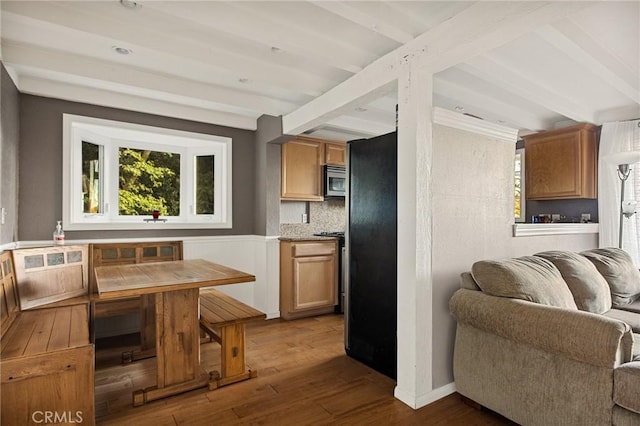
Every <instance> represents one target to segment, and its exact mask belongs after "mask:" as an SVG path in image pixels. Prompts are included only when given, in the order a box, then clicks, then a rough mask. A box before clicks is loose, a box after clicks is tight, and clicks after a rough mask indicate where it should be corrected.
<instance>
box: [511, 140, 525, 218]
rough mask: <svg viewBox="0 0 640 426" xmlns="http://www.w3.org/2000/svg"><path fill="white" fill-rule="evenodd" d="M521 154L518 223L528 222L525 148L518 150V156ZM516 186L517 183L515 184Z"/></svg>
mask: <svg viewBox="0 0 640 426" xmlns="http://www.w3.org/2000/svg"><path fill="white" fill-rule="evenodd" d="M518 154H520V217H517V218H515V222H516V223H524V222H526V221H527V212H526V207H527V196H526V190H525V173H526V170H525V162H524V156H525V151H524V148H519V149H516V155H518ZM514 185H515V182H514Z"/></svg>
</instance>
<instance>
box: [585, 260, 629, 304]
mask: <svg viewBox="0 0 640 426" xmlns="http://www.w3.org/2000/svg"><path fill="white" fill-rule="evenodd" d="M581 254H582V255H583V256H585V257H586V258H587V259H589V260H590V261H591V262H592V263H593V264H594V265H595V266H596V268H597V269H598V272H600V274H602V276H603V277H604V279H605V280H607V283H608V284H609V287H610V289H611V301H612V303H613V306H619V305H627V304H629V303H633V302H634V301H635V300H636V299H638V298H640V271H638V268H637V267H636V266H635V265H634V264H633V260H632V259H631V256H629V254H628V253H627V252H626V251H624V250H622V249H618V248H599V249H593V250H587V251H583V252H582V253H581Z"/></svg>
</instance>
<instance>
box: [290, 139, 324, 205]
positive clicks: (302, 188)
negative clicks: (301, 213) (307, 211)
mask: <svg viewBox="0 0 640 426" xmlns="http://www.w3.org/2000/svg"><path fill="white" fill-rule="evenodd" d="M323 148H324V144H323V143H321V142H312V141H293V142H288V143H286V144H284V145H282V187H281V198H282V199H285V200H301V201H322V200H323V199H324V197H323V196H322V160H323V155H324V150H323Z"/></svg>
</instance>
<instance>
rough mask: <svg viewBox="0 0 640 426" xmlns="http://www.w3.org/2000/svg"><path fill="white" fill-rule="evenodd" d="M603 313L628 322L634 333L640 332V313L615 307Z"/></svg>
mask: <svg viewBox="0 0 640 426" xmlns="http://www.w3.org/2000/svg"><path fill="white" fill-rule="evenodd" d="M602 315H604V316H605V317H608V318H613V319H617V320H620V321H622V322H626V323H627V324H629V327H631V330H633V332H634V333H640V314H636V313H635V312H629V311H623V310H622V309H616V308H613V309H611V310H609V311H607V312H604V313H603V314H602Z"/></svg>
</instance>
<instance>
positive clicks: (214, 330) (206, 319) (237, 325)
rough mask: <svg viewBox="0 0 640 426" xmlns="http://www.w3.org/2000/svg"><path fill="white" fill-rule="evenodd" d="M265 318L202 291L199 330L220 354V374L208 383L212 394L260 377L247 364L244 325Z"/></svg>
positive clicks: (211, 291)
mask: <svg viewBox="0 0 640 426" xmlns="http://www.w3.org/2000/svg"><path fill="white" fill-rule="evenodd" d="M265 318H266V315H265V314H264V313H262V312H260V311H259V310H257V309H254V308H252V307H251V306H249V305H246V304H244V303H242V302H240V301H238V300H236V299H234V298H233V297H231V296H228V295H226V294H224V293H222V292H221V291H218V290H214V289H211V288H209V289H203V290H201V291H200V328H201V329H202V330H203V331H204V332H205V333H206V334H208V335H209V337H210V338H211V340H215V341H216V342H218V343H219V344H220V350H221V357H220V359H221V367H220V370H221V372H220V373H218V374H217V376H218V377H217V378H215V380H213V381H211V382H210V383H209V389H210V390H213V389H215V388H217V387H220V386H225V385H228V384H231V383H235V382H239V381H241V380H247V379H251V378H253V377H256V376H257V374H258V372H257V371H256V370H247V367H246V364H245V324H246V323H248V322H250V321H255V320H260V319H265Z"/></svg>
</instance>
